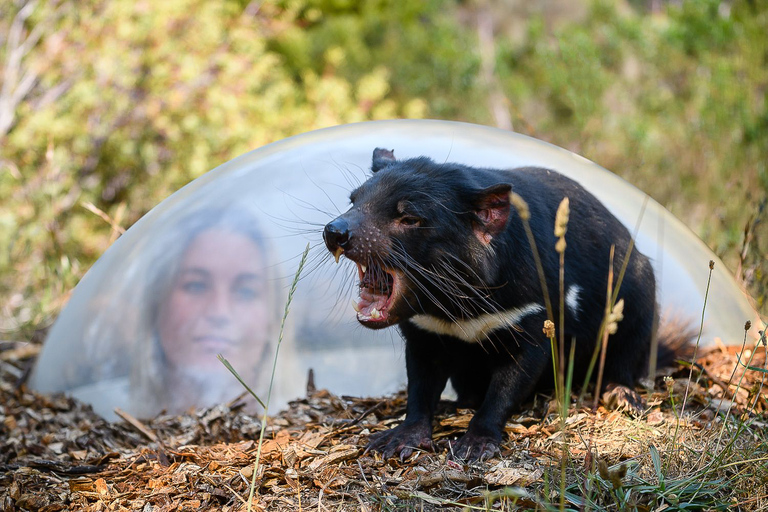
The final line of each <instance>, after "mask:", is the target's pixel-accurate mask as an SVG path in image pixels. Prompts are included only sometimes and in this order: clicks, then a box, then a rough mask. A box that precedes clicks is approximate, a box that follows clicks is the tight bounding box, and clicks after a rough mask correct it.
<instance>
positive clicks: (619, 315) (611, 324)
mask: <svg viewBox="0 0 768 512" xmlns="http://www.w3.org/2000/svg"><path fill="white" fill-rule="evenodd" d="M622 320H624V299H619V301H618V302H617V303H616V304H615V305H614V306H613V310H612V311H611V313H610V314H609V315H608V323H607V325H606V326H605V329H606V330H607V331H608V334H616V331H618V330H619V322H621V321H622Z"/></svg>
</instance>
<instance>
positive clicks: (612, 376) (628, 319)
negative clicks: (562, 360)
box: [599, 304, 656, 414]
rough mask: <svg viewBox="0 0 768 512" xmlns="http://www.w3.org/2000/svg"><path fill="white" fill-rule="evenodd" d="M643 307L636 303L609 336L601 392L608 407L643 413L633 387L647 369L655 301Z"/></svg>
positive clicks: (642, 404) (641, 401)
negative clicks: (614, 331)
mask: <svg viewBox="0 0 768 512" xmlns="http://www.w3.org/2000/svg"><path fill="white" fill-rule="evenodd" d="M638 306H640V307H638ZM643 306H644V305H643V304H639V305H638V304H635V307H634V308H631V309H629V310H628V311H626V312H625V317H624V320H622V321H621V322H620V323H619V325H618V330H617V331H616V333H615V334H614V335H612V336H611V337H610V338H609V339H608V350H607V353H606V357H605V368H604V373H603V386H602V387H603V389H601V390H599V392H600V393H601V398H602V399H603V403H604V404H605V406H606V407H608V408H609V409H617V410H624V411H627V412H630V413H634V414H640V413H642V411H643V408H644V407H645V404H644V403H643V400H642V398H640V396H639V395H638V394H637V393H636V392H635V390H634V388H635V384H636V383H637V381H639V380H640V379H641V378H642V377H643V376H645V375H646V373H647V371H648V355H649V353H650V347H651V337H652V335H653V328H654V324H655V322H654V318H655V314H656V309H655V304H652V305H650V306H648V305H645V307H643Z"/></svg>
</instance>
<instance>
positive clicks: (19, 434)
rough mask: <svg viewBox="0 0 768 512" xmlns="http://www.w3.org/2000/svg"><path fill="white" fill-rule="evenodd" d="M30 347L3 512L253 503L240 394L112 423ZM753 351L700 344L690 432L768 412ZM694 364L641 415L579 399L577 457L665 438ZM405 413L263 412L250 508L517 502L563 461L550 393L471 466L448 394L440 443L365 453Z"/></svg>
mask: <svg viewBox="0 0 768 512" xmlns="http://www.w3.org/2000/svg"><path fill="white" fill-rule="evenodd" d="M28 345H29V344H21V343H10V342H4V343H2V344H0V510H2V511H24V510H42V511H58V510H96V511H101V510H141V511H165V510H223V511H234V510H246V503H247V500H248V499H249V490H250V482H251V480H252V478H253V472H254V466H255V464H254V462H255V460H256V456H257V452H258V438H259V433H260V420H259V419H258V418H254V417H252V416H249V415H248V414H245V413H244V412H243V411H242V406H241V404H240V403H239V402H237V401H235V402H233V403H230V404H223V405H219V406H217V407H214V408H211V409H205V410H199V411H195V412H191V413H189V414H186V415H182V416H159V417H157V418H154V419H152V420H147V421H140V420H138V419H136V418H133V417H131V416H130V415H128V414H126V413H122V414H121V417H122V418H123V421H120V422H115V423H110V422H107V421H105V420H103V419H101V418H100V417H99V416H97V415H96V414H95V413H93V411H92V410H91V409H90V407H89V406H86V405H84V404H82V403H79V402H77V401H75V400H73V399H71V398H67V397H65V396H62V395H56V396H44V395H39V394H37V393H34V392H31V391H30V390H28V389H27V388H26V387H25V386H23V385H19V382H20V381H21V380H23V375H24V371H23V370H22V369H23V368H27V367H29V365H30V363H31V361H32V359H33V358H34V353H35V352H36V351H35V350H28V349H25V347H28ZM25 350H26V351H25ZM755 350H756V351H755ZM752 351H755V354H754V356H753V357H752V359H751V361H750V362H749V366H753V367H757V368H764V367H765V348H763V347H760V348H757V349H755V348H754V347H752V348H751V349H747V350H745V351H744V352H743V353H742V349H741V347H723V346H719V347H715V348H712V349H709V350H707V351H703V352H702V353H701V355H700V357H699V358H698V366H697V367H694V371H693V376H694V380H695V381H696V382H693V383H692V384H691V386H690V387H689V391H688V401H687V404H688V405H687V408H686V416H687V415H688V413H689V412H690V413H691V414H690V416H689V419H688V421H687V424H686V428H687V429H688V430H690V431H696V430H702V429H707V428H708V427H709V426H710V425H711V424H712V422H713V421H714V420H715V419H716V416H717V414H716V412H717V411H725V410H727V409H728V407H731V408H732V411H733V414H751V415H764V414H765V413H766V411H768V402H767V401H766V392H765V388H761V384H762V380H763V378H764V377H765V373H761V372H758V371H754V370H746V371H744V370H743V365H739V364H738V363H737V356H738V355H739V354H740V355H741V361H742V363H746V362H747V361H749V360H750V356H751V355H752ZM735 368H736V369H737V370H736V372H735V374H733V373H734V369H735ZM739 368H740V369H739ZM689 371H690V366H681V367H680V368H678V369H677V370H675V371H673V372H668V374H669V375H670V376H672V377H673V379H674V380H670V379H667V380H666V381H664V380H663V379H662V378H661V377H660V378H658V379H657V383H656V390H655V391H654V392H653V393H650V394H649V393H647V392H645V391H644V390H643V395H644V398H645V400H646V402H647V404H648V406H649V407H648V411H647V412H646V414H644V415H643V417H642V418H639V419H633V418H630V417H628V416H627V415H624V414H621V413H619V412H616V411H607V410H605V409H604V408H603V407H602V406H601V407H598V409H597V410H596V411H592V410H591V408H589V407H582V408H576V407H572V409H571V413H570V415H569V417H568V420H567V423H568V433H569V444H568V449H569V451H570V456H571V458H572V459H573V460H575V461H576V462H577V463H582V464H584V463H587V462H586V461H589V460H591V458H590V457H594V455H595V454H599V457H600V458H601V459H604V460H608V461H612V462H618V461H622V460H627V459H630V458H633V457H638V456H640V455H641V454H643V453H647V448H648V443H649V438H650V439H651V440H653V439H659V440H661V439H665V438H668V437H669V436H670V435H672V434H671V432H672V431H673V430H674V429H675V424H676V421H677V420H676V418H675V415H674V414H673V413H672V411H671V406H670V403H671V401H670V400H669V396H670V395H669V393H670V391H669V390H670V389H671V390H672V391H671V392H672V394H673V396H674V397H675V399H676V400H675V403H676V404H677V405H678V409H679V404H680V403H681V402H682V397H683V396H684V393H685V389H686V383H687V377H688V373H689ZM732 374H733V375H732ZM742 374H744V378H743V380H741V383H740V386H738V387H737V383H739V380H740V377H741V375H742ZM729 382H730V384H729ZM404 411H405V395H404V394H403V393H400V394H397V395H395V396H389V397H384V398H354V397H338V396H335V395H333V394H331V393H329V392H327V391H324V390H320V391H315V392H312V393H311V394H309V395H308V396H307V397H306V398H304V399H301V400H297V401H295V402H292V403H291V404H290V407H289V408H288V409H287V410H286V411H282V412H280V413H279V414H277V415H276V416H274V417H272V418H270V419H269V421H268V422H267V423H268V424H267V428H266V430H265V441H264V444H263V446H262V448H261V452H260V464H259V466H258V474H257V475H256V476H257V478H256V482H257V486H256V490H255V494H254V497H253V501H252V504H253V507H254V509H255V510H303V509H307V510H310V509H311V510H380V509H382V508H390V507H389V506H388V505H392V506H394V505H398V506H402V505H407V504H409V503H413V504H414V505H416V506H417V507H418V508H423V509H425V510H429V509H432V508H440V507H441V506H445V505H446V504H450V505H452V506H457V505H472V504H482V503H483V500H484V499H486V496H487V493H488V492H492V491H493V490H496V489H501V488H503V487H505V486H516V487H519V488H521V492H522V496H523V497H522V498H521V500H520V501H518V504H522V505H523V506H525V504H526V501H525V500H526V499H527V498H526V497H525V494H524V489H525V488H528V489H532V488H536V487H537V486H538V487H539V488H540V487H541V485H542V482H543V480H544V478H545V476H544V475H545V473H546V472H547V471H549V470H550V469H552V468H553V467H557V466H558V464H559V460H560V453H561V448H562V446H563V444H562V443H563V436H562V432H561V431H560V428H559V418H558V416H557V415H556V414H555V413H554V412H553V411H552V408H551V407H549V401H548V399H547V397H537V399H536V400H534V401H533V403H532V404H528V406H527V408H526V409H525V411H523V412H521V413H520V414H518V415H516V416H514V417H513V418H511V419H510V421H509V422H508V424H507V429H506V430H507V433H508V439H507V440H506V441H505V442H504V444H503V446H502V450H501V453H500V454H499V455H498V456H496V457H494V458H492V459H490V460H488V461H484V462H482V463H472V464H467V463H464V462H458V461H455V460H453V459H452V458H451V457H450V455H449V440H451V439H455V438H456V437H458V436H459V435H460V434H461V433H462V432H463V431H464V430H465V429H466V427H467V425H468V423H469V420H470V419H471V417H472V412H471V411H467V410H458V411H456V410H455V408H453V409H452V405H451V404H450V403H441V411H440V414H439V416H438V418H437V421H436V425H435V433H434V439H435V445H436V450H435V451H434V452H417V453H415V454H414V455H413V456H411V457H410V458H409V459H407V460H405V461H400V460H398V459H389V460H382V459H381V457H380V456H378V455H376V454H372V453H365V446H366V443H367V439H368V435H369V433H371V432H374V431H378V430H382V429H386V428H390V427H391V426H393V425H396V424H397V423H398V422H399V421H401V420H402V418H403V415H404ZM745 411H748V412H745ZM678 424H679V423H678ZM628 430H630V431H631V432H633V434H634V433H635V432H643V434H642V435H626V432H627V431H628ZM530 505H531V506H533V505H535V503H534V502H530Z"/></svg>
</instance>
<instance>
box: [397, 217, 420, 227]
mask: <svg viewBox="0 0 768 512" xmlns="http://www.w3.org/2000/svg"><path fill="white" fill-rule="evenodd" d="M398 222H399V223H400V225H401V226H418V225H419V224H421V219H420V218H418V217H414V216H412V215H403V216H402V217H400V218H399V219H398Z"/></svg>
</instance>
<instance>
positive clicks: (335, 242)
mask: <svg viewBox="0 0 768 512" xmlns="http://www.w3.org/2000/svg"><path fill="white" fill-rule="evenodd" d="M323 239H324V240H325V245H326V246H327V247H328V250H330V251H331V252H334V251H336V249H338V248H339V247H341V248H344V247H345V246H346V244H347V242H348V241H349V224H348V223H347V221H346V220H344V219H342V218H338V219H335V220H333V221H331V222H329V223H328V224H326V225H325V229H324V230H323Z"/></svg>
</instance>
